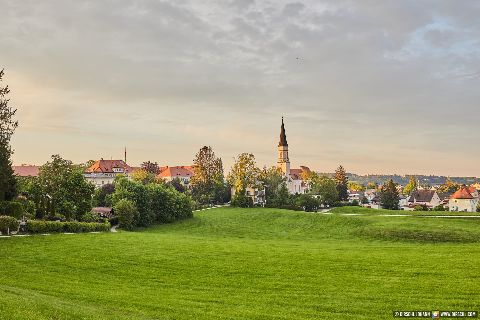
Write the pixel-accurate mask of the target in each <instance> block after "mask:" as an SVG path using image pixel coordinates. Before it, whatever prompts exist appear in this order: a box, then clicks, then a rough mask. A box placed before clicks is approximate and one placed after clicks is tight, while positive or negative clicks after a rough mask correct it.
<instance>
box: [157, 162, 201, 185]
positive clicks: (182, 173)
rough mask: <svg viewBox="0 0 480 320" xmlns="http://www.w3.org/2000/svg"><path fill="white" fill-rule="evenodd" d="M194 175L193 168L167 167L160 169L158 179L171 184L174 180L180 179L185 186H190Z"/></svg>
mask: <svg viewBox="0 0 480 320" xmlns="http://www.w3.org/2000/svg"><path fill="white" fill-rule="evenodd" d="M193 174H194V167H193V166H176V167H169V166H166V167H160V173H159V174H158V175H157V177H158V178H161V179H163V180H164V181H166V182H170V181H172V180H173V179H175V178H178V179H180V181H181V182H182V183H183V184H184V185H188V184H189V183H190V179H191V178H192V177H193Z"/></svg>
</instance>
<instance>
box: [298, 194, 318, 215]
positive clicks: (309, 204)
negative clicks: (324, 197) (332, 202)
mask: <svg viewBox="0 0 480 320" xmlns="http://www.w3.org/2000/svg"><path fill="white" fill-rule="evenodd" d="M296 205H297V206H298V207H302V208H303V209H304V210H305V211H307V212H315V211H317V210H318V207H319V206H320V204H319V201H318V200H317V199H315V198H314V197H312V196H311V195H308V194H301V195H299V196H298V198H297V200H296Z"/></svg>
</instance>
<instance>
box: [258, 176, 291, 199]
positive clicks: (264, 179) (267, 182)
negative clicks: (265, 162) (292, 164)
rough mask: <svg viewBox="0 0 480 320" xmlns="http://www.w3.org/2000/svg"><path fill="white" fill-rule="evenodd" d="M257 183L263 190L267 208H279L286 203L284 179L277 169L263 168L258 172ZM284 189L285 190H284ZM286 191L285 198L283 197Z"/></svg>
mask: <svg viewBox="0 0 480 320" xmlns="http://www.w3.org/2000/svg"><path fill="white" fill-rule="evenodd" d="M258 181H259V182H260V183H261V185H262V186H263V187H264V188H265V200H266V202H267V204H268V205H269V206H281V205H286V204H287V203H288V195H289V194H288V190H287V186H286V183H285V181H286V177H285V176H284V175H283V173H282V170H281V169H280V168H278V167H270V168H267V167H264V168H263V170H262V171H260V172H259V175H258ZM284 187H285V188H284ZM282 189H285V190H286V194H287V196H285V191H284V190H282Z"/></svg>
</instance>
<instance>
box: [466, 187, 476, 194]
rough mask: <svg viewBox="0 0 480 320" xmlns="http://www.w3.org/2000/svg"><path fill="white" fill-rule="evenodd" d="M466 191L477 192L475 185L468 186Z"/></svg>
mask: <svg viewBox="0 0 480 320" xmlns="http://www.w3.org/2000/svg"><path fill="white" fill-rule="evenodd" d="M468 192H470V193H475V192H477V189H475V187H473V186H470V187H468Z"/></svg>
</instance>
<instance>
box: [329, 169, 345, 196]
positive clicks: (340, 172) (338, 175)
mask: <svg viewBox="0 0 480 320" xmlns="http://www.w3.org/2000/svg"><path fill="white" fill-rule="evenodd" d="M333 179H334V180H335V184H336V186H337V192H338V199H339V200H340V201H347V200H348V178H347V173H346V172H345V169H344V168H343V167H342V166H339V167H338V168H337V170H335V175H334V178H333Z"/></svg>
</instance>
